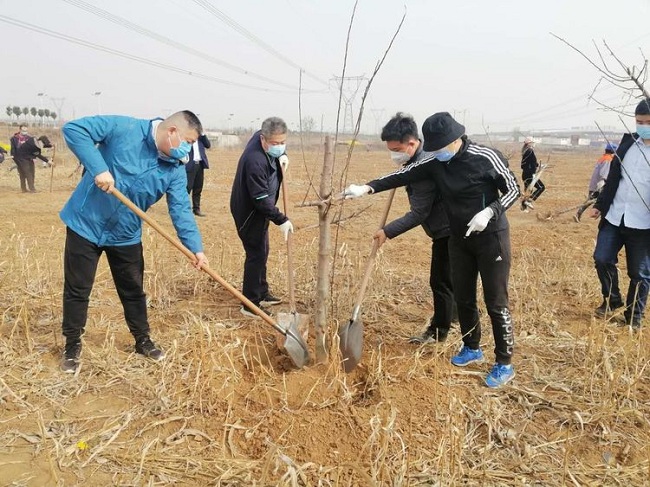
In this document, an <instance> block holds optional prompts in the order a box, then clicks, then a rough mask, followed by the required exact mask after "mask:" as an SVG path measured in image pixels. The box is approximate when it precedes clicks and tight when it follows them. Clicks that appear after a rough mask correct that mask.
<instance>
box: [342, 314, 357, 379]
mask: <svg viewBox="0 0 650 487" xmlns="http://www.w3.org/2000/svg"><path fill="white" fill-rule="evenodd" d="M339 349H340V350H341V355H342V356H343V370H345V372H346V373H350V372H352V371H353V370H354V368H355V367H356V366H357V364H358V363H359V362H360V361H361V354H362V353H363V321H361V318H360V317H359V316H357V317H356V318H354V319H351V320H350V321H349V322H348V323H346V324H344V325H341V326H340V327H339Z"/></svg>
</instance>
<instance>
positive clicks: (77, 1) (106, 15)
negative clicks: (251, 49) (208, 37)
mask: <svg viewBox="0 0 650 487" xmlns="http://www.w3.org/2000/svg"><path fill="white" fill-rule="evenodd" d="M63 1H64V2H66V3H68V4H70V5H72V6H74V7H77V8H80V9H82V10H85V11H86V12H89V13H91V14H93V15H95V16H97V17H100V18H102V19H104V20H107V21H109V22H112V23H114V24H117V25H119V26H121V27H124V28H126V29H129V30H131V31H133V32H137V33H138V34H140V35H143V36H146V37H149V38H150V39H154V40H156V41H158V42H161V43H163V44H166V45H168V46H172V47H174V48H176V49H179V50H181V51H184V52H187V53H189V54H193V55H195V56H198V57H200V58H202V59H204V60H206V61H209V62H211V63H214V64H217V65H219V66H223V67H225V68H227V69H230V70H232V71H236V72H238V73H240V74H244V75H246V76H250V77H252V78H256V79H259V80H261V81H265V82H267V83H272V84H274V85H278V86H282V87H284V88H289V89H292V90H296V91H297V90H298V88H297V87H295V86H292V85H289V84H287V83H282V82H280V81H275V80H273V79H270V78H267V77H266V76H262V75H260V74H256V73H253V72H251V71H249V70H247V69H244V68H241V67H239V66H236V65H234V64H231V63H228V62H226V61H223V60H221V59H218V58H215V57H213V56H210V55H208V54H205V53H204V52H201V51H199V50H198V49H194V48H192V47H189V46H186V45H184V44H181V43H179V42H177V41H174V40H172V39H170V38H169V37H165V36H162V35H160V34H158V33H157V32H153V31H151V30H149V29H147V28H145V27H142V26H140V25H138V24H135V23H133V22H131V21H129V20H127V19H125V18H124V17H120V16H118V15H114V14H112V13H110V12H108V11H106V10H104V9H101V8H99V7H95V6H94V5H91V4H89V3H87V2H84V1H83V0H63Z"/></svg>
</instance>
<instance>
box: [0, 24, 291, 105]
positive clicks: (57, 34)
mask: <svg viewBox="0 0 650 487" xmlns="http://www.w3.org/2000/svg"><path fill="white" fill-rule="evenodd" d="M0 21H1V22H5V23H7V24H11V25H15V26H17V27H22V28H24V29H27V30H31V31H33V32H38V33H39V34H44V35H47V36H50V37H55V38H57V39H61V40H64V41H67V42H71V43H73V44H77V45H80V46H84V47H88V48H90V49H94V50H96V51H102V52H106V53H108V54H113V55H115V56H119V57H123V58H125V59H130V60H132V61H137V62H140V63H143V64H148V65H149V66H154V67H156V68H161V69H166V70H168V71H173V72H175V73H180V74H186V75H188V76H192V77H194V78H199V79H204V80H206V81H212V82H214V83H220V84H225V85H230V86H237V87H239V88H247V89H249V90H257V91H265V92H275V93H293V91H284V90H276V89H270V88H261V87H258V86H251V85H247V84H243V83H237V82H235V81H229V80H225V79H221V78H216V77H214V76H210V75H207V74H202V73H198V72H196V71H189V70H187V69H182V68H179V67H176V66H172V65H171V64H165V63H161V62H158V61H153V60H151V59H147V58H143V57H140V56H136V55H134V54H129V53H127V52H123V51H118V50H117V49H112V48H110V47H106V46H102V45H99V44H95V43H92V42H89V41H85V40H83V39H79V38H78V37H72V36H69V35H66V34H61V33H60V32H55V31H53V30H50V29H46V28H44V27H39V26H37V25H34V24H30V23H27V22H23V21H21V20H18V19H13V18H11V17H7V16H5V15H0Z"/></svg>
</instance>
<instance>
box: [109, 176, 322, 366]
mask: <svg viewBox="0 0 650 487" xmlns="http://www.w3.org/2000/svg"><path fill="white" fill-rule="evenodd" d="M111 194H113V195H114V196H115V197H116V198H117V199H118V200H120V201H121V202H122V203H123V204H124V205H125V206H127V207H128V208H129V209H130V210H131V211H133V213H135V214H136V215H138V216H139V217H140V218H141V219H142V220H143V221H145V222H146V223H148V224H149V226H150V227H151V228H153V229H154V230H155V231H156V232H158V233H159V234H160V235H161V236H162V237H164V238H165V239H166V240H167V241H168V242H170V243H171V244H172V245H173V246H174V247H176V248H177V249H178V250H180V251H181V252H183V254H185V256H186V257H187V258H188V259H190V261H192V262H195V261H196V257H195V256H194V254H193V253H192V251H190V250H189V249H188V248H187V247H185V246H184V245H183V244H182V243H181V242H179V241H178V240H177V239H175V238H174V237H172V236H171V235H170V234H169V233H167V232H166V231H165V230H164V229H163V228H162V227H161V226H160V225H158V223H156V221H155V220H154V219H153V218H151V217H150V216H148V215H147V214H146V213H145V212H144V211H142V210H141V209H140V208H138V207H137V206H136V205H135V204H134V203H133V202H132V201H131V200H129V199H128V198H127V197H126V196H124V195H123V194H122V193H121V192H120V191H119V190H118V189H117V188H113V190H112V192H111ZM201 270H202V271H203V272H205V273H206V274H208V275H209V276H210V277H212V278H213V279H214V280H215V281H217V282H218V283H219V284H221V285H222V286H223V287H224V288H226V290H227V291H228V292H229V293H230V294H232V295H233V296H234V297H236V298H237V299H239V300H240V301H241V302H242V303H244V304H245V305H246V306H247V307H248V309H250V310H252V311H253V312H254V313H255V314H256V315H257V316H259V317H260V318H262V319H263V320H264V321H266V322H267V323H268V324H269V325H271V326H272V327H273V328H275V330H276V331H277V332H278V333H281V334H282V335H284V337H285V341H284V349H285V351H286V352H287V355H289V358H290V359H291V361H292V362H293V363H294V364H295V365H296V367H298V368H299V369H301V368H302V367H304V366H305V365H306V364H307V363H308V362H309V352H308V351H307V344H306V343H305V341H304V340H303V339H302V337H301V336H300V334H299V333H298V330H296V329H295V328H286V329H284V328H281V327H280V326H279V325H278V324H277V323H276V322H275V321H273V318H271V317H270V316H269V315H267V314H266V313H265V312H264V311H262V310H261V309H260V308H259V307H258V306H256V305H255V304H253V303H252V302H251V301H250V300H249V299H248V298H247V297H246V296H244V295H243V294H242V293H240V292H239V291H238V290H237V289H235V288H234V287H233V286H232V285H230V284H229V283H228V282H227V281H226V280H225V279H224V278H223V277H221V276H220V275H219V274H217V273H216V272H215V271H213V270H212V269H210V268H209V267H208V265H207V264H203V265H202V266H201Z"/></svg>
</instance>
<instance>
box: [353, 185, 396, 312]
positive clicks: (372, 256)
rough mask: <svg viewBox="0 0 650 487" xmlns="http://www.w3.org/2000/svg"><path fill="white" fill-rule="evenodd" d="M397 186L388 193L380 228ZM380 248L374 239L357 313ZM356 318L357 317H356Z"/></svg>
mask: <svg viewBox="0 0 650 487" xmlns="http://www.w3.org/2000/svg"><path fill="white" fill-rule="evenodd" d="M395 191H396V188H393V189H391V190H390V192H389V193H388V200H387V201H386V206H385V207H384V213H383V214H382V215H381V220H380V221H379V230H381V229H382V228H384V225H386V220H388V213H390V207H391V205H392V204H393V197H394V196H395ZM378 249H379V241H378V240H377V239H373V241H372V250H371V251H370V255H369V256H368V261H367V262H366V271H365V273H364V274H363V280H362V281H361V286H360V287H359V294H357V300H356V302H355V303H354V310H355V311H354V313H355V314H357V313H358V312H359V311H358V310H359V309H360V308H361V303H362V302H363V296H364V294H365V293H366V288H367V287H368V281H370V275H371V274H372V268H373V265H374V263H375V256H376V255H377V250H378ZM355 318H356V317H355Z"/></svg>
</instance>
